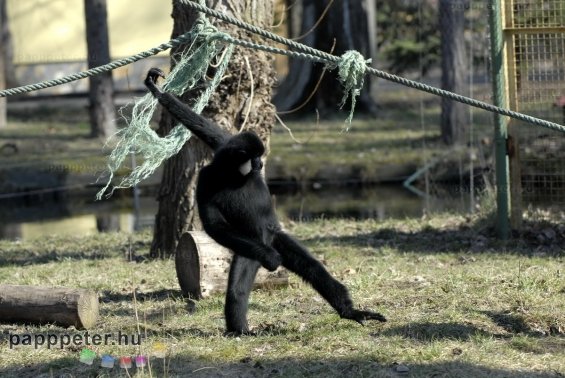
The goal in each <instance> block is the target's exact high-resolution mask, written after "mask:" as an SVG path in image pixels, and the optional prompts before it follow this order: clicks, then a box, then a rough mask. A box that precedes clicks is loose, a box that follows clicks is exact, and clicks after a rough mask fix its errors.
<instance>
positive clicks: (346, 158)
mask: <svg viewBox="0 0 565 378" xmlns="http://www.w3.org/2000/svg"><path fill="white" fill-rule="evenodd" d="M397 92H402V93H403V96H406V92H405V91H398V90H393V91H390V93H388V92H387V93H386V95H383V97H384V98H383V100H382V101H381V103H382V108H381V109H380V110H379V114H378V117H377V118H363V117H362V116H360V115H359V116H357V117H356V118H355V119H354V121H353V123H352V125H351V126H350V129H349V131H348V132H342V131H343V130H344V128H345V126H346V125H345V124H344V119H345V115H344V114H339V115H337V116H336V118H334V120H324V121H322V122H316V120H314V119H310V120H292V119H289V120H288V121H287V122H286V123H287V125H288V127H289V128H290V129H292V132H293V134H294V136H295V138H296V139H297V140H299V141H300V142H302V143H296V142H295V141H294V140H292V138H290V137H289V135H288V133H287V131H286V130H285V129H284V128H283V127H281V126H280V125H276V126H275V128H274V131H273V134H272V138H271V145H270V148H271V153H270V155H269V162H268V164H267V174H268V176H269V177H270V178H273V179H279V180H280V179H282V180H289V179H290V180H295V181H299V182H300V181H303V180H329V181H336V180H344V179H346V180H351V179H353V180H360V181H365V182H377V181H383V180H384V181H391V180H395V181H398V180H400V179H402V178H405V177H407V176H408V175H410V174H412V173H413V172H414V171H415V170H416V169H418V168H419V167H421V166H423V165H424V164H425V163H426V162H427V161H429V159H430V158H432V157H433V156H437V155H443V154H445V146H444V145H443V144H442V143H441V141H440V140H439V113H440V107H439V105H440V102H439V101H438V100H437V99H434V100H429V99H428V100H426V101H427V102H426V104H425V108H424V110H423V112H422V113H421V114H420V108H419V105H418V103H417V101H416V100H417V97H415V100H414V102H413V103H409V102H408V101H406V99H404V101H403V102H402V106H399V105H398V102H397V101H396V98H395V97H394V96H395V95H396V94H397ZM410 93H412V92H410ZM414 93H415V92H414ZM416 95H417V93H415V94H414V96H416ZM426 98H427V97H426ZM71 110H72V111H71V112H70V113H72V114H69V112H68V111H67V112H61V111H60V110H58V109H57V108H52V109H51V108H50V109H41V108H40V109H36V110H34V111H32V112H30V111H29V110H26V111H22V110H18V111H13V112H12V113H11V118H10V122H9V124H8V127H7V128H6V129H3V130H0V140H2V143H0V177H1V175H2V174H3V173H2V172H3V171H4V170H7V169H10V168H18V169H21V168H27V167H29V168H30V169H32V170H33V169H37V168H40V169H41V168H43V169H45V168H46V167H47V169H51V170H53V169H55V170H56V171H57V172H59V173H60V174H63V175H64V174H66V173H68V174H69V176H73V177H77V176H81V177H84V178H83V181H84V183H85V184H90V183H92V182H93V181H94V180H95V179H97V178H98V176H99V175H100V174H101V173H102V172H103V171H104V170H105V168H106V165H105V163H106V159H105V157H104V156H103V154H104V151H103V141H100V140H97V139H91V138H88V135H89V133H90V131H89V127H88V114H87V112H86V108H80V107H77V108H71ZM482 116H484V114H481V116H480V117H479V116H477V117H476V118H475V121H476V123H477V125H475V133H476V135H482V133H483V131H484V130H483V129H484V128H485V127H489V128H490V126H478V125H490V122H489V121H488V120H487V118H486V117H482ZM420 117H424V121H425V127H422V125H421V124H420ZM285 119H286V118H285ZM487 133H488V134H489V135H490V133H491V131H490V129H489V130H488V131H487ZM9 144H13V145H15V146H16V147H17V152H16V153H14V152H13V150H12V148H11V147H8V146H7V145H9ZM424 145H425V147H424ZM3 146H5V147H3ZM2 148H4V150H2ZM106 152H107V151H106ZM450 158H453V159H454V160H457V154H456V153H454V154H451V155H450ZM304 161H308V164H307V165H305V164H304ZM126 172H127V167H126V168H124V169H122V170H121V171H120V172H119V173H120V174H124V173H126ZM61 180H63V181H64V182H68V178H67V177H62V178H61ZM64 182H63V183H58V185H59V186H62V185H63V184H64ZM79 182H80V180H79Z"/></svg>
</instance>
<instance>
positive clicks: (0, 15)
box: [0, 0, 8, 129]
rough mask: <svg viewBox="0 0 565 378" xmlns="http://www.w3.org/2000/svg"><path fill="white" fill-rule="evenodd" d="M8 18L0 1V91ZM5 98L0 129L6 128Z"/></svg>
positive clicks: (3, 80)
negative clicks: (5, 30)
mask: <svg viewBox="0 0 565 378" xmlns="http://www.w3.org/2000/svg"><path fill="white" fill-rule="evenodd" d="M7 21H8V17H7V16H6V0H0V89H4V88H6V71H5V69H4V67H5V64H4V61H5V59H6V56H5V54H4V49H5V45H4V43H2V42H4V29H5V28H7ZM6 124H7V120H6V97H2V98H0V129H3V128H5V127H6Z"/></svg>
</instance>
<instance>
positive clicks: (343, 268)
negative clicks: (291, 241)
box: [0, 215, 565, 377]
mask: <svg viewBox="0 0 565 378" xmlns="http://www.w3.org/2000/svg"><path fill="white" fill-rule="evenodd" d="M541 222H542V221H541V220H540V219H536V220H535V225H539V224H541ZM544 222H546V223H545V224H544V225H543V227H545V228H547V227H553V228H554V229H556V230H559V231H558V232H557V236H556V238H557V239H556V242H555V243H553V244H546V245H540V244H539V243H538V242H537V241H536V239H535V237H534V234H533V232H534V231H532V235H530V234H523V235H522V236H521V237H518V238H516V239H515V240H514V241H513V242H512V243H501V242H498V241H496V240H495V239H494V238H491V232H490V231H489V230H488V228H485V227H483V226H482V223H481V222H480V221H478V220H474V219H466V218H463V217H458V216H451V215H440V216H436V217H433V218H429V219H418V220H408V219H407V220H402V221H385V222H376V221H374V220H367V221H357V222H354V221H348V220H316V221H313V222H308V223H301V224H293V223H291V222H287V224H286V227H287V228H289V229H290V230H291V232H292V233H294V234H295V235H296V236H297V237H298V238H299V239H301V240H303V241H304V243H305V245H307V246H308V247H309V248H310V249H311V250H312V251H313V253H315V254H316V255H318V256H319V257H320V258H321V259H322V260H323V261H325V263H326V264H327V266H328V269H329V270H330V271H331V272H332V273H333V274H334V275H335V276H337V277H338V278H339V279H340V280H342V281H343V282H345V283H346V284H347V286H348V287H349V288H350V290H351V292H352V295H353V297H354V299H355V301H356V303H357V304H358V305H359V306H361V307H366V308H371V309H375V310H377V311H379V312H382V313H383V314H385V315H386V316H387V318H388V319H389V321H388V322H387V323H384V324H377V323H371V324H368V325H366V326H365V327H361V326H359V325H358V324H355V323H353V322H349V321H345V320H340V319H339V317H338V316H337V315H336V314H335V313H334V312H333V311H332V309H331V308H330V307H329V306H328V305H327V304H326V303H325V302H324V301H323V300H322V299H321V298H320V297H319V296H318V295H317V294H316V293H315V292H314V291H313V290H312V289H310V288H309V287H308V286H307V285H305V284H304V283H302V282H301V281H300V280H299V279H297V278H296V277H294V276H293V277H292V278H291V285H290V286H289V287H287V288H282V289H271V290H267V289H263V290H258V291H254V292H253V294H252V298H251V306H250V313H249V319H250V323H251V324H252V326H253V327H254V328H255V330H256V332H257V334H258V335H257V336H245V337H240V338H230V337H225V336H224V335H223V330H224V323H223V311H222V307H223V298H222V296H220V295H217V296H213V297H211V298H208V299H205V300H202V301H199V302H196V303H195V306H194V303H193V302H190V301H187V300H185V299H183V298H182V297H181V295H180V291H179V290H178V289H177V288H178V284H177V280H176V276H175V269H174V262H173V261H172V260H156V261H150V260H144V259H136V261H137V262H129V261H127V260H126V258H125V255H126V252H128V251H129V250H132V251H133V252H134V254H136V255H143V254H144V253H146V252H147V251H148V249H149V243H150V240H151V235H150V233H149V232H142V233H136V234H132V235H127V234H120V233H118V234H116V233H112V234H101V235H96V236H91V237H85V238H78V237H76V238H68V237H67V238H63V237H53V238H49V239H47V240H35V241H21V242H8V241H0V250H1V251H2V253H1V254H0V282H4V283H10V284H25V285H62V286H69V287H85V288H92V289H95V290H97V291H98V292H99V293H100V299H101V308H100V315H101V316H100V320H99V322H98V325H97V326H96V328H95V329H92V330H90V331H89V332H90V333H91V334H105V333H112V334H117V333H118V332H122V334H128V335H134V334H137V333H138V332H141V333H142V334H144V335H145V339H144V340H143V342H142V344H141V346H140V347H138V346H131V345H129V346H124V345H100V346H94V347H92V349H93V350H95V351H96V352H97V353H98V356H100V355H101V354H105V353H108V354H113V355H127V354H137V353H139V352H142V353H151V351H152V348H154V345H155V343H156V342H162V343H164V344H165V345H166V348H167V356H166V358H165V359H164V360H163V359H158V358H155V357H152V358H151V359H150V361H151V364H152V365H151V367H150V368H149V369H148V368H145V369H143V371H141V369H137V370H136V369H133V370H132V371H130V372H128V373H129V374H134V375H135V376H137V377H146V376H159V377H161V376H191V377H193V376H197V377H198V376H202V377H208V376H212V377H215V376H218V377H220V376H222V377H223V376H229V377H231V376H242V377H248V376H251V377H255V376H282V377H296V376H298V377H312V376H320V377H342V376H360V377H397V376H409V377H422V376H427V377H432V376H434V377H452V376H458V377H559V376H563V375H564V374H565V280H564V278H563V274H564V271H565V270H564V268H565V264H564V263H565V253H564V250H563V241H564V240H565V232H563V230H561V229H560V228H559V225H560V223H559V222H561V221H559V222H556V221H551V220H544ZM534 228H535V227H534V226H533V225H532V226H531V227H530V228H528V227H526V229H531V230H534ZM134 292H135V300H134V296H133V293H134ZM136 314H137V315H136ZM2 330H3V333H2V334H1V336H0V353H1V354H0V355H1V356H2V358H1V359H0V376H20V377H36V376H40V377H41V376H43V377H51V376H76V377H78V376H80V377H83V376H92V377H95V376H126V372H125V370H123V369H119V368H117V367H115V368H114V369H112V370H107V369H103V368H101V367H99V365H100V359H99V358H98V359H97V360H95V365H93V366H87V365H84V364H81V363H79V361H78V356H79V353H80V350H81V349H82V346H67V347H65V348H63V349H60V348H51V349H47V348H46V347H40V348H38V349H35V348H33V346H17V347H14V348H12V349H11V348H10V347H9V335H11V334H22V333H30V334H33V335H37V334H41V333H53V334H64V333H68V334H71V335H74V334H84V332H85V331H79V330H75V329H62V328H59V327H57V326H53V325H47V326H23V325H15V324H13V325H11V324H5V325H3V326H2ZM402 371H406V372H404V373H402Z"/></svg>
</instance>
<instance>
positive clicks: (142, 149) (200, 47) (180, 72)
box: [96, 15, 234, 200]
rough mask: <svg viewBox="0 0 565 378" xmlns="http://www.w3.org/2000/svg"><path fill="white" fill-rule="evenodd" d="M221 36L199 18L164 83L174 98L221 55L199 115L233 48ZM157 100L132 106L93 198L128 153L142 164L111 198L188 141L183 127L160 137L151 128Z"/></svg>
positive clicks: (198, 105)
mask: <svg viewBox="0 0 565 378" xmlns="http://www.w3.org/2000/svg"><path fill="white" fill-rule="evenodd" d="M221 34H222V33H220V32H218V30H217V29H216V28H215V27H214V26H213V25H212V24H211V23H210V22H208V21H207V20H206V18H205V17H203V16H202V15H201V16H200V17H199V19H198V20H197V22H195V24H194V26H193V28H192V30H191V33H190V36H191V38H190V40H191V41H192V43H191V44H190V46H189V47H188V48H187V49H186V51H185V52H184V53H183V54H181V56H180V59H179V60H178V62H177V63H176V65H175V67H174V69H173V70H172V71H171V72H170V74H169V75H168V76H167V78H166V79H165V81H164V83H163V89H164V90H165V91H167V92H169V93H172V94H175V95H177V96H180V95H182V94H183V93H185V92H186V91H187V90H189V89H191V88H194V87H195V86H196V85H199V84H202V83H203V82H204V80H205V75H206V73H207V71H208V66H209V64H210V62H211V61H212V60H213V59H214V58H215V57H217V56H219V55H220V53H222V50H223V49H224V48H225V49H226V51H225V52H224V53H223V54H222V57H221V62H220V64H219V65H218V67H217V68H216V73H215V75H214V77H213V79H212V80H211V81H210V82H206V83H205V84H204V85H205V86H206V90H205V91H203V92H202V94H201V95H200V97H199V98H198V99H197V100H196V101H195V103H194V105H193V110H194V111H195V112H196V113H200V112H202V110H203V109H204V107H205V106H206V104H207V103H208V100H209V98H210V96H211V95H212V93H213V92H214V90H215V89H216V87H217V86H218V84H219V82H220V80H221V78H222V76H223V74H224V72H225V70H226V68H227V65H228V63H229V61H230V58H231V55H232V52H233V48H234V46H233V45H232V44H230V45H227V46H225V43H224V42H222V40H221V39H220V38H218V37H219V36H220V35H221ZM157 103H158V101H157V100H156V99H155V98H154V97H153V96H152V95H151V94H150V93H148V94H146V95H145V96H143V97H141V98H138V99H137V100H136V101H135V103H134V106H133V109H132V114H131V119H130V120H129V122H128V126H127V127H126V128H124V129H122V130H120V131H118V132H117V133H116V134H115V135H114V137H113V138H117V142H116V146H115V147H114V149H113V151H112V153H111V154H110V156H109V157H108V163H107V168H108V175H109V177H108V181H107V183H106V185H105V186H104V187H103V188H102V189H101V190H100V191H99V192H98V193H97V194H96V199H98V200H99V199H101V198H102V196H103V195H104V193H105V192H106V191H107V190H108V188H109V187H110V185H111V182H112V179H113V178H114V174H115V172H116V171H117V170H118V169H119V168H120V167H121V165H122V163H123V162H124V160H125V159H126V157H127V156H128V155H130V154H139V155H141V156H142V163H141V164H140V165H139V166H137V167H135V168H134V169H133V171H132V172H131V173H130V174H129V175H127V176H126V177H124V178H123V179H122V180H121V181H120V183H119V184H117V185H114V186H113V187H112V189H111V190H110V191H109V193H108V196H111V195H112V193H113V191H114V190H115V189H117V188H127V187H132V186H134V185H136V184H137V183H139V182H140V181H142V180H144V179H146V178H147V177H149V176H150V175H151V174H152V173H153V172H155V170H156V169H157V168H158V167H159V166H160V165H161V164H162V163H163V162H164V161H165V160H167V159H168V158H170V157H171V156H173V155H175V154H177V153H178V152H179V151H180V149H181V148H182V146H183V145H184V144H185V143H186V141H187V140H188V139H189V138H190V135H191V133H190V131H189V130H188V129H186V128H185V127H184V126H182V125H177V126H176V127H175V128H174V129H173V130H171V132H170V133H169V134H168V135H167V136H165V137H163V138H161V137H160V136H159V135H157V133H156V132H155V131H154V130H153V129H151V127H150V121H151V118H152V117H153V113H154V112H155V109H156V107H157Z"/></svg>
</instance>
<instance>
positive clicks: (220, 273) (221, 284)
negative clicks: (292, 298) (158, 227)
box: [175, 231, 288, 299]
mask: <svg viewBox="0 0 565 378" xmlns="http://www.w3.org/2000/svg"><path fill="white" fill-rule="evenodd" d="M232 258H233V253H232V252H231V251H230V250H229V249H227V248H224V247H222V246H221V245H219V244H218V243H216V242H215V241H214V240H213V239H212V238H211V237H210V236H208V235H207V234H206V233H205V232H204V231H192V232H187V233H186V234H183V235H182V236H181V238H180V240H179V243H178V246H177V251H176V256H175V267H176V271H177V277H178V279H179V284H180V287H181V290H182V293H183V295H184V296H185V297H189V298H192V299H201V298H206V297H208V296H210V295H212V294H214V293H225V292H226V288H227V285H228V276H229V275H228V274H227V273H228V272H229V270H230V264H231V261H232ZM280 286H288V270H286V269H285V268H284V267H283V266H280V267H279V268H278V269H277V270H275V271H274V272H269V271H267V270H266V269H265V268H263V267H261V268H259V271H258V272H257V276H256V277H255V282H254V284H253V287H254V288H258V287H263V288H271V287H280Z"/></svg>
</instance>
